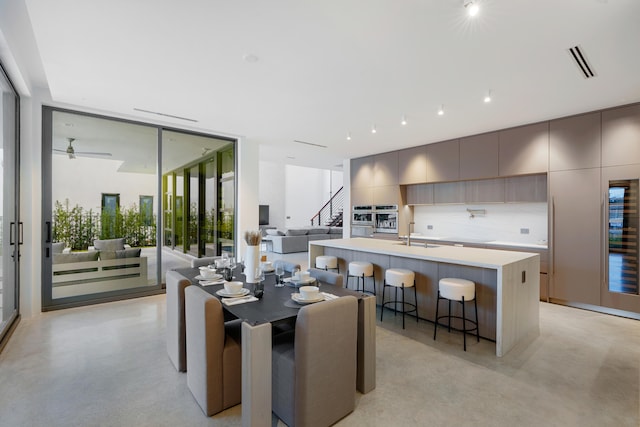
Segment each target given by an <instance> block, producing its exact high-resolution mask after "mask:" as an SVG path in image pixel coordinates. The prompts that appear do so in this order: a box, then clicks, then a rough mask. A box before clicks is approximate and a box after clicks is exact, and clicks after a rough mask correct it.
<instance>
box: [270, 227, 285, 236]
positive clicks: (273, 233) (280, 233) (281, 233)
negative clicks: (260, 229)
mask: <svg viewBox="0 0 640 427" xmlns="http://www.w3.org/2000/svg"><path fill="white" fill-rule="evenodd" d="M266 232H267V235H269V236H284V231H280V230H277V229H275V228H273V229H268V230H266Z"/></svg>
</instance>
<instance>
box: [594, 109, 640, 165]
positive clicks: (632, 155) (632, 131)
mask: <svg viewBox="0 0 640 427" xmlns="http://www.w3.org/2000/svg"><path fill="white" fill-rule="evenodd" d="M632 163H636V164H637V163H640V105H632V106H628V107H621V108H615V109H613V110H605V111H603V112H602V166H617V165H628V164H632Z"/></svg>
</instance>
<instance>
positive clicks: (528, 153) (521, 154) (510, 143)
mask: <svg viewBox="0 0 640 427" xmlns="http://www.w3.org/2000/svg"><path fill="white" fill-rule="evenodd" d="M498 138H499V140H500V152H499V160H498V163H499V167H500V176H511V175H521V174H530V173H544V172H547V170H548V169H549V123H548V122H544V123H536V124H533V125H527V126H520V127H517V128H513V129H506V130H502V131H500V132H499V136H498Z"/></svg>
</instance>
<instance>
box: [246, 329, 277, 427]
mask: <svg viewBox="0 0 640 427" xmlns="http://www.w3.org/2000/svg"><path fill="white" fill-rule="evenodd" d="M242 426H243V427H258V426H265V427H269V426H271V323H264V324H260V325H256V326H252V325H250V324H248V323H247V322H243V323H242Z"/></svg>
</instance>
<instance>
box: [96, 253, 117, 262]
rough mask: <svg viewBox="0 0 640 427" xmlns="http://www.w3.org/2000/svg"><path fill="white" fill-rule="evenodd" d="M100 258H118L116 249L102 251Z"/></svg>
mask: <svg viewBox="0 0 640 427" xmlns="http://www.w3.org/2000/svg"><path fill="white" fill-rule="evenodd" d="M100 259H101V260H103V261H105V260H108V259H116V251H100Z"/></svg>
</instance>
